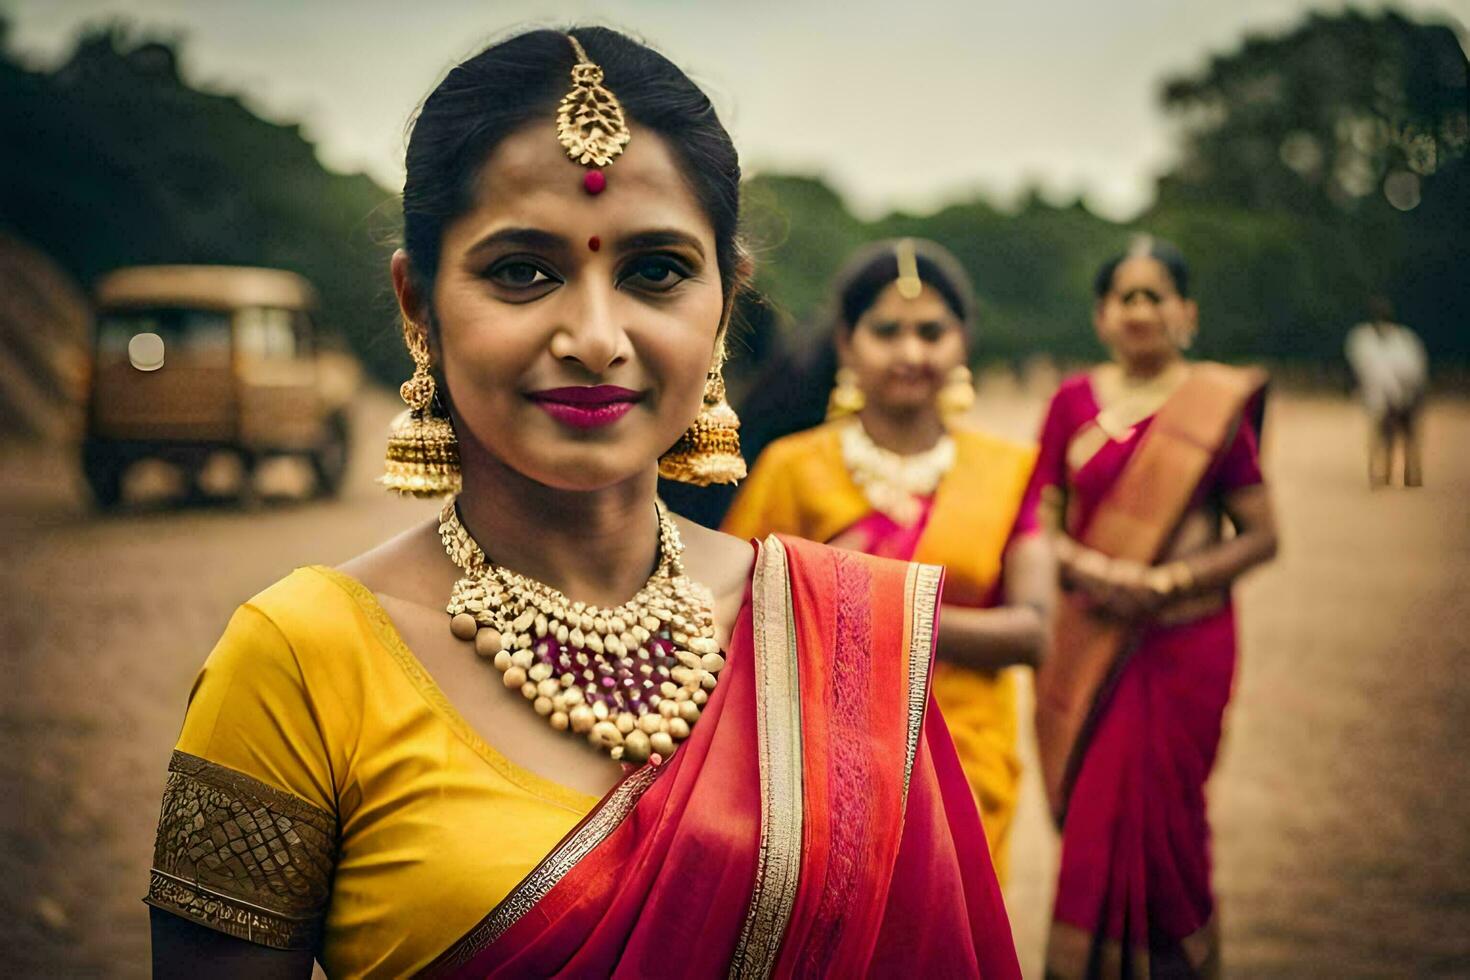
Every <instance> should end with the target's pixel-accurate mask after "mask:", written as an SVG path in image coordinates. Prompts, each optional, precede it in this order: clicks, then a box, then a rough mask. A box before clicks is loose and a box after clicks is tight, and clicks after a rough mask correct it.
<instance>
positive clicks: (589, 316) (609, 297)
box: [551, 284, 632, 376]
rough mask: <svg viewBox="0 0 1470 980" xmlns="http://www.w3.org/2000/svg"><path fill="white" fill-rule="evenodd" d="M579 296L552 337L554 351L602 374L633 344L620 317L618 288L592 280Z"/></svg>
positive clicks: (615, 363)
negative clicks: (595, 283) (595, 282)
mask: <svg viewBox="0 0 1470 980" xmlns="http://www.w3.org/2000/svg"><path fill="white" fill-rule="evenodd" d="M577 296H578V299H579V300H580V302H575V303H571V304H568V310H567V318H566V321H565V323H563V325H562V326H561V327H560V328H559V329H558V330H557V331H556V333H554V334H553V335H552V337H551V354H552V356H553V357H555V358H556V359H557V360H559V361H563V362H575V363H577V364H579V365H581V366H582V367H583V368H585V369H586V370H587V372H588V373H590V374H593V375H598V376H601V375H603V374H605V373H607V371H608V370H609V369H610V368H613V367H615V366H617V365H618V364H621V363H622V362H623V361H625V360H626V359H627V357H628V355H629V352H630V351H631V348H632V345H631V343H630V342H629V340H628V334H627V332H626V331H625V330H624V329H623V327H622V325H621V323H620V321H619V320H618V315H617V308H618V302H617V291H616V290H615V289H613V288H612V287H611V286H602V285H591V284H589V285H586V286H583V287H581V288H580V289H578V290H577Z"/></svg>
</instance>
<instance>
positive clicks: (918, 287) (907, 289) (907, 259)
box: [893, 238, 924, 299]
mask: <svg viewBox="0 0 1470 980" xmlns="http://www.w3.org/2000/svg"><path fill="white" fill-rule="evenodd" d="M893 251H894V256H895V258H897V259H898V279H897V280H896V281H895V285H896V286H898V295H900V296H902V297H903V298H904V299H918V298H919V294H920V293H922V292H923V291H924V280H922V279H920V278H919V255H918V253H917V252H916V251H915V250H914V240H913V239H912V238H900V239H899V240H898V244H897V245H895V246H894V248H893Z"/></svg>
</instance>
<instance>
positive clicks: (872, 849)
mask: <svg viewBox="0 0 1470 980" xmlns="http://www.w3.org/2000/svg"><path fill="white" fill-rule="evenodd" d="M941 578H942V573H941V571H940V570H939V569H938V568H934V567H932V566H923V565H910V564H901V563H897V562H887V561H881V560H877V559H872V558H868V557H865V556H862V555H857V554H852V553H848V552H843V551H838V550H836V549H832V548H827V547H823V546H820V545H814V544H811V543H808V542H805V541H800V540H797V539H791V538H776V537H771V538H768V539H767V540H766V541H765V543H764V544H763V545H762V547H761V550H760V556H759V558H758V561H757V567H756V572H755V575H754V577H753V580H752V583H751V597H750V602H748V603H747V605H746V608H747V610H748V613H747V614H746V615H744V616H743V617H742V619H741V621H740V623H739V624H738V626H737V628H736V631H735V634H734V637H733V638H732V642H731V649H730V651H729V652H730V656H729V664H728V667H727V668H726V671H725V672H724V673H723V674H722V675H721V683H720V685H719V687H718V688H717V689H716V691H715V693H714V694H713V696H712V697H711V698H710V701H709V703H708V705H707V707H706V710H705V713H704V715H703V716H702V717H701V719H700V724H699V725H698V726H696V727H695V730H694V733H693V735H692V736H691V737H690V738H689V739H688V740H687V741H685V742H684V743H683V744H682V745H681V747H680V749H679V751H678V752H676V753H675V754H674V756H673V757H672V758H671V759H670V760H668V761H667V762H665V763H664V764H662V765H661V766H657V767H655V766H652V765H645V766H643V767H642V768H640V769H637V770H635V771H633V772H631V773H630V774H629V775H628V776H627V777H625V778H624V779H623V780H622V781H621V782H620V783H619V784H618V785H617V786H616V787H614V788H613V789H612V790H611V791H610V792H609V793H608V795H607V796H606V797H604V798H603V800H602V801H601V802H600V803H599V804H598V806H597V807H596V808H594V809H593V811H592V812H591V813H590V814H589V815H588V816H587V817H586V818H585V819H584V820H583V821H582V822H581V823H580V824H579V825H578V826H577V827H576V828H575V829H573V830H572V832H571V833H569V834H568V835H567V836H566V837H565V838H564V839H563V840H562V841H561V843H560V844H559V845H558V846H557V847H556V848H554V849H553V850H552V852H551V853H550V854H549V855H548V856H547V857H546V859H545V860H543V861H542V862H541V864H540V865H539V866H538V867H537V868H536V869H535V870H534V871H533V872H532V873H531V874H530V875H529V876H527V878H526V879H525V880H524V881H523V882H522V883H521V884H520V885H519V886H517V887H516V888H515V889H514V890H513V891H512V892H511V893H510V895H509V896H508V897H507V898H506V899H505V900H504V901H503V902H501V903H500V905H498V906H497V907H496V908H494V909H493V910H491V911H490V912H489V913H488V914H487V915H486V916H485V917H484V918H483V919H482V920H481V921H480V922H479V924H478V925H476V926H475V928H474V929H472V930H471V931H470V932H469V933H468V934H467V935H465V936H464V937H463V938H462V939H461V940H459V941H458V942H457V943H455V944H454V945H453V946H451V947H450V948H449V949H448V950H446V952H445V953H444V954H443V955H441V956H440V957H439V958H438V959H437V960H436V961H435V962H434V963H433V964H431V966H430V967H429V968H428V970H427V971H426V974H427V975H429V976H435V977H490V976H497V977H502V976H503V977H510V976H564V977H584V976H585V977H592V976H599V977H600V976H627V977H637V976H661V977H710V976H724V975H728V976H732V977H747V976H750V977H763V976H854V975H873V976H885V975H897V974H899V973H906V974H911V975H916V976H925V977H928V976H983V977H1016V976H1019V970H1018V968H1017V965H1016V957H1015V950H1014V946H1013V944H1012V941H1011V934H1010V927H1009V924H1008V923H1007V919H1006V914H1005V909H1004V907H1003V904H1002V901H1001V897H1000V892H999V889H998V887H997V885H996V882H995V875H994V872H993V871H992V869H991V866H990V859H989V856H988V854H987V852H986V847H985V838H984V836H983V834H982V833H981V830H980V823H979V818H978V814H977V813H976V809H975V804H974V800H973V797H972V796H971V794H970V791H969V789H968V787H967V786H966V784H965V781H964V776H963V774H962V773H961V771H960V767H959V762H958V759H957V758H956V755H955V750H954V746H953V744H952V742H951V741H950V738H949V734H948V732H947V731H946V730H945V728H944V722H943V719H942V718H941V717H940V715H939V713H938V712H937V711H935V710H933V707H932V702H931V700H930V695H929V676H930V670H931V666H932V655H933V645H934V632H935V610H936V608H937V604H938V597H939V590H940V586H941Z"/></svg>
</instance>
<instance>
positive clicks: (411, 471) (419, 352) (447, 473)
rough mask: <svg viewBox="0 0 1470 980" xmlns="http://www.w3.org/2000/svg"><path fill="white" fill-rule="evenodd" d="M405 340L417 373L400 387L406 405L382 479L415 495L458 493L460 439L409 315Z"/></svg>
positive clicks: (394, 488)
mask: <svg viewBox="0 0 1470 980" xmlns="http://www.w3.org/2000/svg"><path fill="white" fill-rule="evenodd" d="M403 342H404V343H405V344H406V345H407V346H408V353H409V356H410V357H412V358H413V377H411V378H409V379H408V380H407V381H405V382H404V383H403V384H402V385H401V386H400V387H399V389H398V396H399V397H400V398H402V399H403V401H404V402H405V403H406V404H407V405H408V409H407V410H406V411H404V412H402V413H401V414H400V415H399V416H398V417H397V418H395V419H394V420H393V425H392V428H391V429H390V430H389V434H388V453H387V459H386V460H385V462H384V467H383V475H382V476H380V477H379V478H378V482H379V483H381V484H383V486H385V487H387V488H388V489H389V490H391V491H393V492H395V493H400V494H405V495H407V496H411V497H441V496H443V495H444V494H446V493H459V489H460V483H461V480H460V472H459V442H458V441H457V440H456V439H455V435H454V426H452V425H450V424H449V419H448V418H446V417H445V415H444V413H443V410H442V406H440V404H439V398H438V393H437V392H436V391H435V387H434V375H433V373H432V372H431V371H430V369H429V367H430V358H429V343H428V340H427V339H426V338H425V337H424V333H423V331H422V330H420V329H419V328H418V326H417V325H416V324H415V323H414V322H413V321H412V320H410V319H409V318H408V317H406V316H405V317H404V318H403Z"/></svg>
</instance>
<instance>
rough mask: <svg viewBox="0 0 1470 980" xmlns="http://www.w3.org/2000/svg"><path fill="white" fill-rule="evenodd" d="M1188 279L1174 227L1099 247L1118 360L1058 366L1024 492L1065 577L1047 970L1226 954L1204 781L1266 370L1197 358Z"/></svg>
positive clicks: (1231, 623) (1193, 965) (1044, 674)
mask: <svg viewBox="0 0 1470 980" xmlns="http://www.w3.org/2000/svg"><path fill="white" fill-rule="evenodd" d="M1187 290H1188V270H1187V267H1186V266H1185V265H1184V260H1183V257H1182V256H1181V255H1180V254H1179V253H1178V251H1177V250H1176V249H1174V248H1173V247H1172V246H1170V245H1167V244H1166V243H1160V242H1154V241H1152V240H1144V241H1142V242H1140V243H1139V244H1138V245H1137V246H1136V247H1135V249H1134V250H1133V251H1131V252H1129V253H1128V254H1127V255H1124V256H1120V257H1119V258H1117V259H1115V260H1113V261H1111V262H1109V263H1108V264H1106V265H1105V266H1103V268H1102V270H1101V271H1100V272H1099V274H1098V278H1097V284H1096V292H1097V308H1096V313H1095V319H1096V323H1097V329H1098V333H1099V336H1100V337H1101V339H1102V340H1103V341H1104V343H1105V344H1106V345H1107V346H1108V347H1109V348H1110V349H1111V350H1112V352H1113V355H1114V363H1113V364H1110V365H1105V366H1103V367H1101V368H1098V369H1095V370H1093V371H1091V372H1088V373H1085V374H1081V375H1077V376H1075V377H1072V378H1069V379H1067V380H1066V381H1064V382H1063V383H1062V385H1061V387H1060V389H1059V390H1058V391H1057V393H1056V396H1055V397H1054V398H1053V399H1052V402H1051V406H1050V409H1049V410H1048V413H1047V418H1046V422H1045V426H1044V429H1043V433H1042V443H1041V451H1040V455H1039V458H1038V463H1037V468H1036V473H1035V476H1034V478H1033V480H1032V485H1031V489H1030V490H1029V491H1028V498H1027V499H1028V504H1027V506H1028V507H1038V508H1040V509H1043V510H1046V511H1048V512H1049V514H1048V516H1046V517H1044V518H1043V523H1044V524H1047V525H1050V526H1052V527H1055V528H1056V534H1055V537H1054V541H1055V545H1056V550H1057V554H1058V557H1059V559H1060V568H1061V581H1062V584H1063V588H1064V589H1066V590H1067V594H1066V595H1065V596H1064V599H1063V601H1062V602H1061V604H1060V605H1059V608H1058V613H1057V623H1056V633H1055V641H1054V646H1053V653H1052V657H1051V658H1050V660H1049V661H1048V662H1047V664H1046V665H1045V666H1044V667H1043V669H1042V670H1041V671H1040V672H1039V674H1038V678H1037V736H1038V743H1039V749H1040V755H1041V763H1042V770H1043V773H1042V775H1043V778H1044V780H1045V783H1046V789H1047V794H1048V798H1049V800H1050V802H1051V806H1052V810H1053V814H1054V815H1055V816H1056V817H1057V819H1058V821H1059V823H1060V826H1061V828H1062V858H1061V870H1060V877H1059V881H1058V885H1057V896H1056V905H1055V911H1054V918H1053V926H1052V932H1051V938H1050V942H1049V945H1048V949H1047V974H1048V975H1049V976H1055V977H1081V976H1088V977H1122V976H1147V975H1148V974H1149V973H1150V972H1156V973H1161V974H1166V975H1169V976H1212V975H1215V974H1216V973H1218V970H1219V950H1218V941H1219V937H1218V919H1217V916H1216V914H1215V901H1214V896H1213V893H1212V891H1211V888H1210V848H1209V843H1210V840H1209V825H1208V822H1207V814H1206V810H1205V794H1204V789H1205V782H1206V780H1207V779H1208V777H1209V774H1210V770H1211V768H1212V766H1213V764H1214V760H1215V754H1216V750H1217V748H1218V746H1219V742H1220V735H1221V727H1222V723H1223V717H1224V711H1225V707H1226V704H1227V702H1228V701H1229V698H1230V691H1231V684H1232V678H1233V676H1234V671H1235V657H1236V637H1235V614H1234V610H1233V608H1232V605H1231V601H1230V586H1231V584H1232V583H1233V582H1234V581H1235V579H1236V578H1238V577H1239V576H1240V575H1241V574H1242V573H1244V572H1245V571H1246V570H1248V569H1250V568H1252V567H1254V566H1256V565H1258V564H1260V563H1261V562H1264V561H1266V560H1268V559H1269V558H1270V557H1271V555H1272V554H1273V553H1274V551H1275V542H1276V538H1275V531H1274V524H1273V520H1272V516H1271V506H1270V501H1269V498H1268V496H1267V494H1266V491H1265V487H1264V484H1263V482H1262V477H1261V470H1260V465H1259V455H1258V443H1257V433H1258V431H1259V429H1260V422H1261V414H1260V408H1261V386H1262V383H1263V381H1264V378H1263V377H1262V375H1261V374H1260V373H1259V372H1256V371H1252V370H1243V369H1236V368H1227V367H1225V366H1224V365H1218V364H1208V363H1197V364H1190V363H1187V362H1185V361H1184V360H1183V359H1182V357H1181V351H1182V350H1183V349H1184V348H1186V347H1187V346H1188V345H1189V341H1190V338H1191V337H1192V335H1193V332H1194V327H1195V320H1196V311H1195V307H1194V303H1193V302H1192V301H1191V300H1189V299H1188V298H1187V296H1188V292H1187ZM1227 518H1228V521H1229V523H1230V525H1232V526H1233V529H1234V534H1233V535H1232V536H1230V537H1228V538H1225V537H1224V536H1222V533H1221V530H1222V524H1223V522H1224V520H1225V519H1227Z"/></svg>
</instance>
